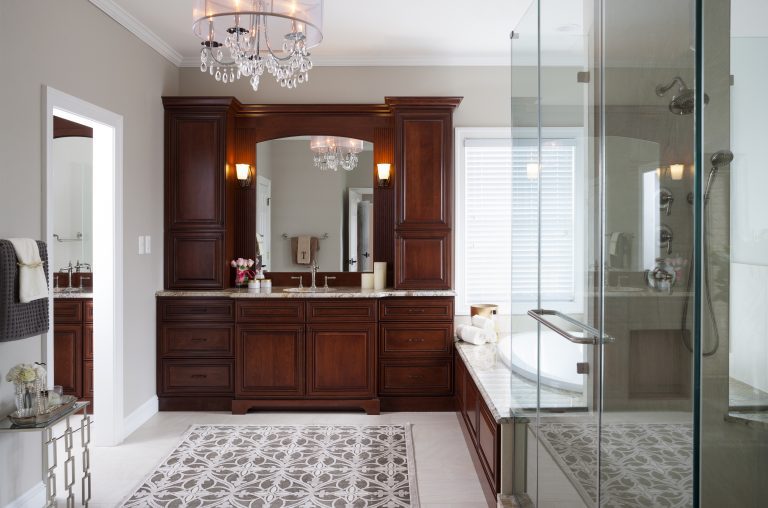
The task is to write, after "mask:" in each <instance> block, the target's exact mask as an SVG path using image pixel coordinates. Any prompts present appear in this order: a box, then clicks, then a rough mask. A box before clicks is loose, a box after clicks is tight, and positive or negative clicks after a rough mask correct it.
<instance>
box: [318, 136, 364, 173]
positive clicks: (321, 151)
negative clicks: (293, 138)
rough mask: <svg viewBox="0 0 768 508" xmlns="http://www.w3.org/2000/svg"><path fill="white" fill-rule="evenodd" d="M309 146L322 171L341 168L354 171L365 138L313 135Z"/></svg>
mask: <svg viewBox="0 0 768 508" xmlns="http://www.w3.org/2000/svg"><path fill="white" fill-rule="evenodd" d="M309 147H310V148H311V149H312V152H314V154H315V167H316V168H320V169H321V170H322V171H327V170H329V169H332V170H334V171H338V169H339V168H342V169H345V170H347V171H352V170H353V169H355V168H356V167H357V160H358V159H357V154H359V153H360V152H362V151H363V140H362V139H353V138H338V137H335V136H312V139H311V140H310V142H309Z"/></svg>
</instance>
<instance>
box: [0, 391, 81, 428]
mask: <svg viewBox="0 0 768 508" xmlns="http://www.w3.org/2000/svg"><path fill="white" fill-rule="evenodd" d="M76 402H77V397H75V396H73V395H62V396H61V404H59V405H57V406H53V407H51V408H49V409H48V411H46V412H45V413H40V414H36V413H33V412H32V411H33V410H31V409H18V410H16V411H14V412H13V413H11V414H9V415H8V419H9V420H11V422H13V423H14V425H18V426H19V427H34V426H35V425H41V424H44V423H48V422H50V421H51V420H55V419H56V418H58V417H59V416H61V415H62V414H64V413H66V412H67V411H69V410H70V409H71V408H72V407H73V406H74V405H75V403H76Z"/></svg>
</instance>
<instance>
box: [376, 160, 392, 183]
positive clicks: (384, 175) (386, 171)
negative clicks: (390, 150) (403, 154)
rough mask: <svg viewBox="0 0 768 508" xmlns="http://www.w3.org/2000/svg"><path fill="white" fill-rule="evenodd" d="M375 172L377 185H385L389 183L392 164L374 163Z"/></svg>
mask: <svg viewBox="0 0 768 508" xmlns="http://www.w3.org/2000/svg"><path fill="white" fill-rule="evenodd" d="M376 172H377V173H378V176H379V187H386V186H388V185H389V179H390V177H391V173H392V164H386V163H382V164H376Z"/></svg>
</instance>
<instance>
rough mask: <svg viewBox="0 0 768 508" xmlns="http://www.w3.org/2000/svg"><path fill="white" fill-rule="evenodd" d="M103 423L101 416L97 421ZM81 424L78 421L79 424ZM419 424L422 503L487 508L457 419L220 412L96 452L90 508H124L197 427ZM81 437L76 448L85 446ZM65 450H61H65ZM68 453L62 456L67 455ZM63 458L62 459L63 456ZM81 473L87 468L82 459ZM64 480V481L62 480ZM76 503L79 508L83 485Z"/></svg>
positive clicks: (158, 422) (152, 426)
mask: <svg viewBox="0 0 768 508" xmlns="http://www.w3.org/2000/svg"><path fill="white" fill-rule="evenodd" d="M96 420H98V416H97V417H96ZM74 423H75V422H74V421H73V424H74ZM195 423H198V424H207V423H228V424H252V425H264V424H292V425H303V424H340V425H365V424H383V423H411V424H413V438H414V452H415V454H416V471H417V479H418V486H419V497H420V499H421V505H422V506H423V507H424V508H436V507H444V508H452V507H454V508H458V507H462V508H485V507H486V506H487V505H486V503H485V500H484V499H485V498H484V497H483V493H482V490H481V487H480V481H479V479H478V477H477V474H476V473H475V469H474V467H473V466H472V459H471V458H470V456H469V451H468V450H467V446H466V444H465V442H464V437H463V436H462V434H461V428H460V427H459V421H458V420H457V418H456V414H455V413H384V414H382V415H380V416H367V415H365V414H362V413H303V412H302V413H299V412H296V413H250V414H248V415H245V416H236V415H231V414H229V413H223V412H222V413H214V412H210V413H209V412H178V413H176V412H173V413H171V412H162V413H158V414H156V415H155V416H154V417H152V419H150V420H149V421H148V422H147V423H145V424H144V425H143V426H142V427H140V428H139V429H138V430H137V431H136V432H134V433H133V434H131V435H130V436H129V437H128V438H127V439H126V440H125V442H124V443H123V444H122V445H120V446H117V447H111V448H94V449H92V451H91V471H92V475H93V497H92V500H91V504H90V506H92V507H94V508H106V507H110V508H111V507H115V506H119V504H120V502H121V501H122V500H123V499H124V498H125V497H126V496H128V495H129V494H130V493H132V492H133V489H134V488H136V487H137V486H138V485H139V483H140V482H141V481H142V480H144V477H145V476H146V475H147V474H149V473H150V472H151V471H152V470H153V469H154V467H155V466H157V464H158V463H160V462H161V461H162V459H164V458H165V456H166V455H167V454H168V453H170V452H171V450H173V448H175V446H176V444H177V443H178V441H179V439H180V438H181V436H182V434H183V433H184V431H185V430H186V429H187V428H188V427H189V426H190V425H192V424H195ZM97 424H98V422H97V423H95V425H97ZM79 441H80V440H79V436H75V443H76V444H79ZM60 446H61V445H60ZM61 451H62V450H59V452H60V453H61ZM60 457H61V455H60ZM76 457H77V461H76V467H77V471H78V472H79V471H80V467H81V462H80V460H81V459H80V457H81V456H80V454H79V450H78V453H77V454H76ZM60 476H63V475H60ZM58 480H59V482H58V483H59V485H58V489H57V490H58V494H59V503H58V505H59V506H66V504H65V499H64V495H63V492H64V491H63V478H58ZM76 485H77V489H76V500H77V505H78V506H79V501H80V492H79V479H78V482H77V484H76Z"/></svg>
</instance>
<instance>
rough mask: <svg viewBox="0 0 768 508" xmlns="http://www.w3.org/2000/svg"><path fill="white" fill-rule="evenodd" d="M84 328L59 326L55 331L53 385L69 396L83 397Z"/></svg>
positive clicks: (70, 325)
mask: <svg viewBox="0 0 768 508" xmlns="http://www.w3.org/2000/svg"><path fill="white" fill-rule="evenodd" d="M82 348H83V326H82V325H72V324H57V325H55V326H54V329H53V383H54V384H56V385H60V386H61V387H62V388H63V389H64V393H66V394H67V395H74V396H75V397H78V398H79V397H82V396H83V383H82V381H83V374H82V365H83V349H82Z"/></svg>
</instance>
